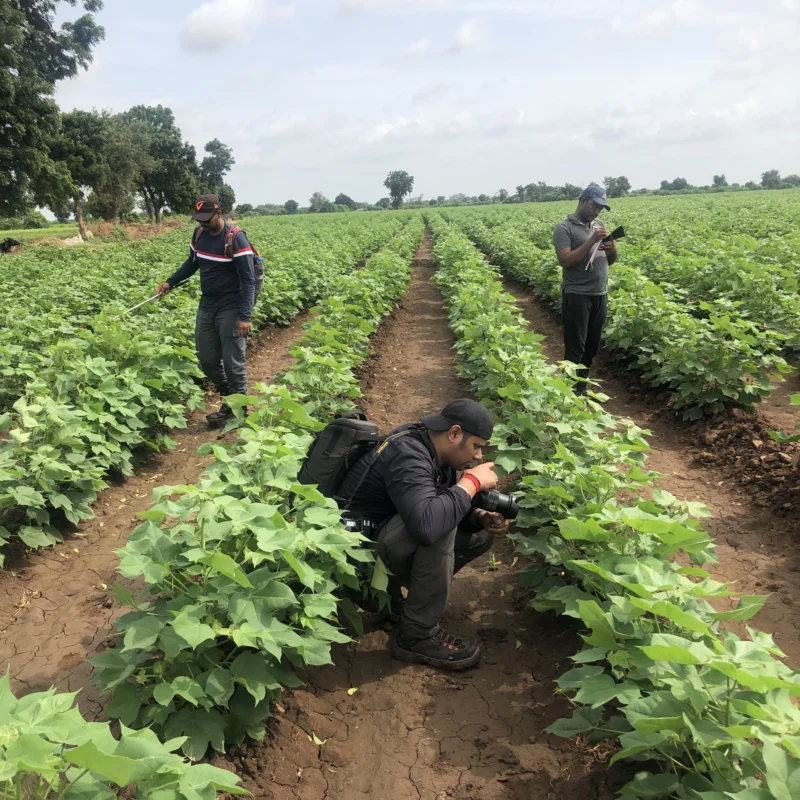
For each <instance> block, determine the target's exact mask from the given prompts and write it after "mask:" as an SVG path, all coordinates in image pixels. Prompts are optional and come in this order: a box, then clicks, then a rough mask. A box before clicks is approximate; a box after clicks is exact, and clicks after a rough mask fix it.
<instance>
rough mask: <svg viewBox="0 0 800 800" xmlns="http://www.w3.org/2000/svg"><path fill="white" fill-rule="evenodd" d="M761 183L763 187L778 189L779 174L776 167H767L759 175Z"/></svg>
mask: <svg viewBox="0 0 800 800" xmlns="http://www.w3.org/2000/svg"><path fill="white" fill-rule="evenodd" d="M761 185H762V186H763V187H764V188H765V189H780V188H781V174H780V172H778V170H776V169H768V170H767V171H766V172H764V173H762V175H761Z"/></svg>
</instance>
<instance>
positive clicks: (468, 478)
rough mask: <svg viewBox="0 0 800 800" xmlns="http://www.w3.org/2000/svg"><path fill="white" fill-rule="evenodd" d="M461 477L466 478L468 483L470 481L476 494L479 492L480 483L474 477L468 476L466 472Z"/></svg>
mask: <svg viewBox="0 0 800 800" xmlns="http://www.w3.org/2000/svg"><path fill="white" fill-rule="evenodd" d="M461 477H462V478H466V479H467V480H468V481H472V484H473V485H474V486H475V491H476V492H479V491H480V490H481V482H480V481H479V480H478V479H477V478H476V477H475V476H474V475H470V474H469V473H468V472H465V473H464V474H463V475H462V476H461Z"/></svg>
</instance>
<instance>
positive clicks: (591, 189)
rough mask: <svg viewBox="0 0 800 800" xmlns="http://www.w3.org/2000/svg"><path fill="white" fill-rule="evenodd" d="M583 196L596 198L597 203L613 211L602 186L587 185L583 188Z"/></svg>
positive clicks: (591, 198)
mask: <svg viewBox="0 0 800 800" xmlns="http://www.w3.org/2000/svg"><path fill="white" fill-rule="evenodd" d="M581 197H588V198H589V199H590V200H594V202H595V203H597V205H599V206H602V207H603V208H607V209H608V210H609V211H611V206H610V205H609V204H608V203H607V202H606V193H605V192H604V191H603V190H602V188H601V187H600V186H587V187H586V188H585V189H584V190H583V194H582V195H581Z"/></svg>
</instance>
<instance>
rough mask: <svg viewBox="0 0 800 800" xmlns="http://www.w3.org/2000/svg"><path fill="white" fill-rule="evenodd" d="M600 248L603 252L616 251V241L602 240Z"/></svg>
mask: <svg viewBox="0 0 800 800" xmlns="http://www.w3.org/2000/svg"><path fill="white" fill-rule="evenodd" d="M600 249H601V250H603V251H604V252H607V253H608V252H612V253H613V252H616V249H617V243H616V242H615V241H614V240H613V239H612V240H611V241H610V242H604V243H603V244H601V245H600Z"/></svg>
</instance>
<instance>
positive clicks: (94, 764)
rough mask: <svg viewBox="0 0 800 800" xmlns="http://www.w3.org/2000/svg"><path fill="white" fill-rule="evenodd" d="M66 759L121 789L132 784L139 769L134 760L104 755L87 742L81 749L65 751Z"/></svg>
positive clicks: (92, 743) (93, 744)
mask: <svg viewBox="0 0 800 800" xmlns="http://www.w3.org/2000/svg"><path fill="white" fill-rule="evenodd" d="M64 758H65V759H66V760H67V761H69V762H70V763H72V764H75V766H76V767H83V768H84V769H88V770H90V771H91V772H95V773H97V774H98V775H102V776H103V777H104V778H105V779H106V780H107V781H111V782H112V783H116V784H117V786H121V787H124V786H127V785H128V784H129V783H130V782H131V779H132V778H133V775H134V773H135V772H136V771H137V769H138V768H139V763H138V762H137V761H135V760H134V759H132V758H126V757H125V756H117V755H109V754H108V753H103V752H101V751H100V750H98V749H97V745H95V743H94V742H86V743H84V744H82V745H81V746H80V747H74V748H72V749H71V750H67V751H65V753H64Z"/></svg>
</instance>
